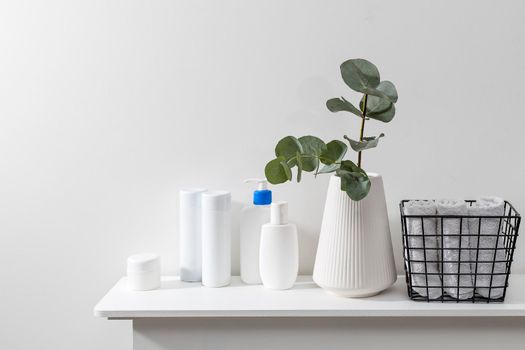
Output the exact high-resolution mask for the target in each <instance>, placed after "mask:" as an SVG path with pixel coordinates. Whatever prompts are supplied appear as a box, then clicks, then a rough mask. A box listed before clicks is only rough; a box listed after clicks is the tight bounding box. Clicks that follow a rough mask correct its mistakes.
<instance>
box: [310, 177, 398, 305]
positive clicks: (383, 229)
mask: <svg viewBox="0 0 525 350" xmlns="http://www.w3.org/2000/svg"><path fill="white" fill-rule="evenodd" d="M369 177H370V180H371V183H372V186H371V189H370V193H369V194H368V196H367V197H365V198H364V199H363V200H361V201H359V202H355V201H353V200H351V199H350V197H348V195H347V194H346V193H345V192H343V191H341V189H340V178H339V177H337V176H332V177H331V179H330V184H329V186H328V192H327V196H326V204H325V210H324V215H323V223H322V226H321V234H320V237H319V245H318V248H317V256H316V260H315V266H314V273H313V279H314V281H315V282H316V283H317V284H318V285H320V286H321V287H323V288H325V289H327V290H329V291H332V292H335V293H337V294H340V295H343V296H350V297H352V296H353V297H360V296H368V295H373V294H377V293H379V292H380V291H382V290H384V289H386V288H388V287H390V286H391V285H392V284H393V283H394V282H395V280H396V271H395V264H394V255H393V251H392V241H391V237H390V227H389V224H388V214H387V209H386V202H385V194H384V189H383V181H382V178H381V176H380V175H376V174H369Z"/></svg>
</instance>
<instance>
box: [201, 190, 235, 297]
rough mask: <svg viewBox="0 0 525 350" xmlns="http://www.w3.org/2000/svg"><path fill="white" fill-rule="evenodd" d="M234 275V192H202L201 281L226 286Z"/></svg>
mask: <svg viewBox="0 0 525 350" xmlns="http://www.w3.org/2000/svg"><path fill="white" fill-rule="evenodd" d="M230 279H231V196H230V192H227V191H210V192H205V193H203V194H202V284H203V285H204V286H206V287H223V286H227V285H228V284H230Z"/></svg>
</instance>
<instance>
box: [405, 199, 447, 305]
mask: <svg viewBox="0 0 525 350" xmlns="http://www.w3.org/2000/svg"><path fill="white" fill-rule="evenodd" d="M404 211H405V214H406V215H436V203H435V202H434V201H409V202H407V203H406V204H405V206H404ZM406 225H407V233H408V237H407V238H408V248H409V249H408V251H409V252H410V254H409V258H410V260H418V261H426V269H425V263H424V262H412V261H411V262H410V272H411V273H412V274H411V278H410V279H411V282H412V285H413V286H419V287H413V290H414V291H416V292H417V293H418V294H419V295H421V296H424V297H426V296H427V288H426V286H427V285H428V287H429V288H428V297H429V299H437V298H439V297H441V294H442V293H441V292H442V289H441V287H442V285H441V278H440V277H439V275H438V273H439V268H438V266H439V264H438V261H439V255H438V247H439V243H438V239H437V236H436V232H437V221H436V218H407V222H406ZM423 235H424V236H425V238H424V239H425V241H424V244H425V249H414V248H423ZM425 258H426V259H425ZM407 267H408V266H407ZM414 272H415V273H416V274H414ZM419 273H421V274H419ZM425 273H426V274H431V275H427V277H425V275H424V274H425ZM427 278H428V281H427ZM427 282H428V284H427ZM431 287H433V288H431Z"/></svg>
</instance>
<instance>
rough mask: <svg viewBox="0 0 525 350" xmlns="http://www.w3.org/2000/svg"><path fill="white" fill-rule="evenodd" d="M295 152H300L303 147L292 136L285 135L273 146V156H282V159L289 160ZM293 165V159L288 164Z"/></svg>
mask: <svg viewBox="0 0 525 350" xmlns="http://www.w3.org/2000/svg"><path fill="white" fill-rule="evenodd" d="M297 152H300V153H302V152H303V148H302V146H301V143H300V142H299V140H297V138H295V137H293V136H286V137H284V138H282V139H281V140H280V141H279V142H278V143H277V146H275V156H276V157H283V158H284V160H286V161H289V160H290V159H291V158H293V157H295V155H296V154H297ZM294 165H295V159H294V160H292V161H291V162H290V166H292V167H293V166H294Z"/></svg>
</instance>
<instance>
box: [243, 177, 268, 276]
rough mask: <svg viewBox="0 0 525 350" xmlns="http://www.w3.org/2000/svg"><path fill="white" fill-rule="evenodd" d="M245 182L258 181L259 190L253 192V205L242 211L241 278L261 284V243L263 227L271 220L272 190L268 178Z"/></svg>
mask: <svg viewBox="0 0 525 350" xmlns="http://www.w3.org/2000/svg"><path fill="white" fill-rule="evenodd" d="M244 182H245V183H248V182H255V183H257V190H256V191H254V192H253V205H249V206H247V207H245V208H244V209H243V210H242V211H241V220H240V221H241V222H240V231H241V233H240V247H241V254H240V260H241V261H240V262H241V280H242V281H243V282H244V283H247V284H260V283H261V274H260V272H259V246H260V243H261V227H262V225H264V224H266V223H267V222H268V221H270V204H272V191H270V190H268V181H266V179H247V180H245V181H244Z"/></svg>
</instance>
